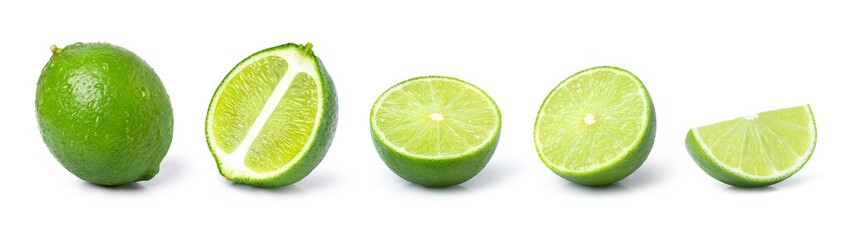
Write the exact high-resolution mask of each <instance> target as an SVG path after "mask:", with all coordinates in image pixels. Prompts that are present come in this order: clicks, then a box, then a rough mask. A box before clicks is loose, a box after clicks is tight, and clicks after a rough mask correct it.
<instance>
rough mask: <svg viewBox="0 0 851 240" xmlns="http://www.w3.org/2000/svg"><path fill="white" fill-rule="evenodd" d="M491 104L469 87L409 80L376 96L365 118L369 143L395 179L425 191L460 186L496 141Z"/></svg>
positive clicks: (445, 80)
mask: <svg viewBox="0 0 851 240" xmlns="http://www.w3.org/2000/svg"><path fill="white" fill-rule="evenodd" d="M500 125H501V118H500V113H499V108H497V106H496V103H494V101H493V100H492V99H491V98H490V96H488V95H487V94H486V93H485V92H484V91H482V90H481V89H479V88H478V87H476V86H473V85H472V84H470V83H467V82H464V81H461V80H458V79H455V78H451V77H439V76H428V77H418V78H413V79H410V80H407V81H404V82H401V83H399V84H396V85H395V86H393V87H391V88H390V89H388V90H387V91H386V92H384V94H382V95H381V96H380V97H379V98H378V100H377V101H376V102H375V105H373V106H372V111H371V114H370V126H371V127H372V139H373V142H374V143H375V148H376V150H378V154H379V155H380V156H381V159H383V160H384V163H385V164H387V166H388V167H389V168H390V170H392V171H393V172H395V173H396V174H397V175H399V176H400V177H402V178H404V179H405V180H408V181H410V182H413V183H416V184H420V185H423V186H428V187H445V186H452V185H457V184H460V183H462V182H464V181H467V180H469V179H470V178H472V177H473V176H475V175H476V174H478V173H479V171H481V170H482V169H483V168H484V167H485V165H486V164H487V163H488V161H489V160H490V158H491V156H492V155H493V153H494V150H495V149H496V144H497V141H498V140H499V131H500Z"/></svg>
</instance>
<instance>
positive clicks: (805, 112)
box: [686, 105, 816, 187]
mask: <svg viewBox="0 0 851 240" xmlns="http://www.w3.org/2000/svg"><path fill="white" fill-rule="evenodd" d="M815 147H816V121H815V118H813V112H812V109H810V106H809V105H804V106H797V107H791V108H785V109H778V110H773V111H768V112H763V113H758V114H753V115H749V116H744V117H741V118H736V119H733V120H729V121H724V122H720V123H715V124H712V125H708V126H703V127H698V128H692V129H691V130H689V132H688V134H687V135H686V149H688V153H689V155H691V157H692V159H694V161H695V162H696V163H697V165H698V166H700V168H701V169H703V171H705V172H706V173H707V174H709V176H712V177H713V178H715V179H718V180H719V181H721V182H724V183H727V184H730V185H733V186H737V187H762V186H768V185H771V184H775V183H778V182H780V181H783V180H785V179H787V178H789V177H791V176H792V175H793V174H795V173H796V172H798V171H799V170H801V168H803V167H804V164H806V163H807V161H809V159H810V156H812V155H813V150H815Z"/></svg>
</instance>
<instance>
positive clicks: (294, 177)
mask: <svg viewBox="0 0 851 240" xmlns="http://www.w3.org/2000/svg"><path fill="white" fill-rule="evenodd" d="M284 48H298V49H300V50H302V51H307V54H308V55H309V56H310V57H312V58H313V59H314V60H315V61H314V62H315V66H314V67H315V68H316V69H318V70H319V76H320V78H321V79H319V84H320V85H319V87H320V89H321V91H322V93H321V94H320V97H321V98H323V99H324V102H323V104H322V106H321V107H320V109H319V110H318V112H319V115H320V116H321V121H320V122H319V125H317V126H316V128H317V132H316V135H314V136H313V138H312V139H313V141H312V142H311V143H309V146H308V147H307V149H306V150H305V151H306V152H305V154H304V156H303V157H302V158H301V159H293V161H296V163H295V164H294V165H293V166H292V167H291V168H290V169H287V170H285V171H283V172H281V173H279V174H276V175H274V176H271V177H268V178H250V177H241V176H236V177H233V176H227V175H226V174H225V171H224V170H223V169H222V167H223V165H222V161H221V160H220V159H219V156H217V155H216V151H215V149H214V148H213V145H212V143H211V142H210V141H211V139H212V137H213V136H212V135H211V133H210V132H209V131H207V130H206V129H205V134H206V136H207V147H208V148H209V149H210V152H211V153H212V154H213V158H215V160H216V166H217V168H218V169H219V174H221V175H222V176H223V177H225V178H226V179H228V180H229V181H232V182H236V183H244V184H248V185H252V186H256V187H262V188H277V187H283V186H288V185H291V184H293V183H296V182H298V181H300V180H301V179H303V178H305V177H307V175H309V174H310V172H311V171H313V169H315V168H316V166H318V165H319V163H320V162H322V159H323V158H325V154H326V153H328V149H329V148H330V147H331V142H332V140H333V139H334V133H335V132H336V129H337V91H336V89H335V87H334V81H333V80H332V79H331V76H330V75H329V74H328V71H327V70H325V65H324V64H323V63H322V60H320V59H319V57H317V56H316V55H314V54H313V51H312V50H310V48H308V47H306V46H303V45H299V44H294V43H287V44H284V45H280V46H276V47H272V48H268V49H264V50H261V51H259V52H256V53H254V54H252V55H250V56H248V57H246V58H245V59H243V60H242V61H241V62H240V63H239V64H237V66H239V65H242V64H243V63H245V62H246V61H248V60H250V59H252V58H253V57H254V56H255V55H259V54H261V53H263V52H266V51H274V50H278V49H284ZM234 70H236V67H234V69H231V71H230V72H229V73H228V75H226V77H225V79H227V77H228V76H231V75H233V74H234V72H233V71H234ZM224 85H225V82H224V81H222V83H221V84H219V87H218V88H217V89H216V93H215V94H214V95H213V99H212V100H210V104H209V106H208V108H207V109H208V110H207V111H208V112H211V111H212V107H213V102H214V101H215V99H216V98H218V96H219V94H220V92H221V91H222V90H223V89H224ZM210 121H212V117H211V115H209V114H208V115H207V119H206V124H205V125H209V124H210Z"/></svg>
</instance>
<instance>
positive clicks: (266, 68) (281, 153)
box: [212, 55, 319, 173]
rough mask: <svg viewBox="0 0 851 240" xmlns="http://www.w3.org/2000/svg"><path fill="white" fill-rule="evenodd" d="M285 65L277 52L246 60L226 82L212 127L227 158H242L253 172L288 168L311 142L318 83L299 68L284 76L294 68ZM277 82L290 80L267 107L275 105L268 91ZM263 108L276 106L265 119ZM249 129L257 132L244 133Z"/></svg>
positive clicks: (315, 113)
mask: <svg viewBox="0 0 851 240" xmlns="http://www.w3.org/2000/svg"><path fill="white" fill-rule="evenodd" d="M287 66H288V65H287V61H286V60H285V59H283V58H281V57H279V56H274V55H273V56H267V57H263V58H261V59H259V60H256V61H254V62H252V63H249V65H248V66H246V67H245V68H243V69H242V70H241V71H240V72H239V73H236V74H235V75H234V76H233V78H232V79H231V80H230V81H229V82H228V83H227V85H226V86H224V89H223V90H222V92H221V93H220V95H219V99H218V103H217V105H216V108H215V112H214V114H213V121H212V125H213V129H214V131H213V137H214V139H215V141H216V145H217V146H218V147H219V148H220V149H221V150H222V151H224V153H225V154H229V155H228V156H226V157H225V158H226V159H225V161H244V165H245V167H247V168H248V169H250V170H251V171H254V172H259V173H264V172H272V171H276V170H278V169H280V168H281V167H283V166H286V165H287V164H288V163H289V162H290V161H292V160H293V158H295V157H296V156H297V155H298V154H299V153H300V152H301V150H302V149H303V148H304V146H305V144H306V143H308V142H309V139H310V135H311V133H312V132H313V128H314V124H315V123H314V121H315V119H316V115H317V111H318V104H317V102H318V97H319V92H318V86H317V85H316V82H315V81H314V79H313V78H312V77H310V75H308V74H305V73H303V72H298V73H291V74H290V76H291V77H292V79H291V80H290V79H283V78H285V77H286V76H287V75H286V73H287V71H288V70H292V69H291V68H290V69H288V68H287ZM282 80H283V81H282ZM279 83H280V84H289V85H288V86H287V87H288V88H287V89H286V92H285V93H284V94H283V96H281V98H280V101H279V102H278V103H277V105H269V106H266V105H267V104H273V103H274V101H273V100H275V99H272V98H274V97H275V96H273V95H272V93H273V92H274V90H275V88H276V87H277V85H278V84H279ZM264 107H267V108H269V107H272V108H273V109H274V110H273V111H272V112H271V114H270V115H268V118H266V119H259V118H258V117H260V118H262V117H263V116H261V114H260V112H261V111H262V110H263V108H264ZM255 125H256V126H255ZM252 127H259V128H260V131H259V132H257V134H256V135H255V136H248V133H249V132H250V129H251V128H252ZM243 144H249V145H248V149H247V151H246V152H245V153H244V156H234V155H233V154H235V151H236V150H237V149H238V148H239V146H241V145H243ZM237 155H239V154H237ZM228 157H230V158H238V159H227V158H228Z"/></svg>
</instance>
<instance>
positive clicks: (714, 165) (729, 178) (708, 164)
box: [685, 112, 815, 188]
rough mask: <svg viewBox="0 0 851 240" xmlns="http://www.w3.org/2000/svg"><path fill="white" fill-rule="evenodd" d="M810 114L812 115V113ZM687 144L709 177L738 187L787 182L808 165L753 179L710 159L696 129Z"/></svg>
mask: <svg viewBox="0 0 851 240" xmlns="http://www.w3.org/2000/svg"><path fill="white" fill-rule="evenodd" d="M810 114H812V112H810ZM685 144H686V150H688V154H689V155H690V156H691V158H692V160H694V162H695V163H697V166H699V167H700V169H703V171H704V172H706V174H709V176H711V177H713V178H715V179H717V180H718V181H721V182H723V183H726V184H729V185H731V186H736V187H746V188H756V187H765V186H769V185H772V184H775V183H778V182H781V181H783V180H786V179H787V178H789V177H792V175H795V173H797V172H798V171H800V170H801V169H802V168H804V165H806V162H804V164H801V165H800V166H798V168H796V169H795V170H794V171H791V172H789V173H787V174H784V175H781V176H777V177H775V178H767V179H760V178H753V177H748V176H744V175H741V174H739V173H735V172H732V171H730V170H727V169H726V168H725V167H723V166H721V165H719V163H718V162H717V161H715V160H713V159H712V157H710V156H709V154H708V153H706V151H704V150H703V148H702V147H700V143H699V142H698V141H697V137H696V136H695V135H694V129H689V131H688V134H686V141H685ZM814 144H815V143H814ZM813 147H815V146H813ZM812 153H813V152H810V154H809V155H807V156H806V161H807V162H809V160H810V157H811V156H812Z"/></svg>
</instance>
